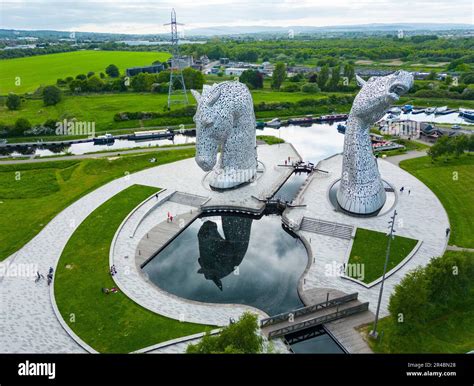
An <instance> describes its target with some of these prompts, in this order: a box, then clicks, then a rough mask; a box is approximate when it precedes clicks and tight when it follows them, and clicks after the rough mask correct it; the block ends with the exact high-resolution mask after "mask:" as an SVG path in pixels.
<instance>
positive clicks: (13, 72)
mask: <svg viewBox="0 0 474 386" xmlns="http://www.w3.org/2000/svg"><path fill="white" fill-rule="evenodd" d="M169 57H170V55H169V54H168V53H167V52H129V51H90V50H84V51H74V52H64V53H60V54H50V55H38V56H30V57H25V58H15V59H5V60H1V61H0V67H1V69H2V71H0V95H5V94H8V93H9V92H15V93H17V94H21V93H26V92H32V91H35V90H36V89H37V88H38V87H39V86H40V85H45V86H46V85H51V84H56V80H57V79H58V78H65V77H67V76H73V77H75V76H76V75H77V74H87V72H89V71H94V72H96V73H97V74H99V73H100V72H104V73H105V68H106V67H107V66H108V65H109V64H115V65H116V66H117V67H118V68H119V70H120V72H121V73H123V72H124V71H125V69H126V68H127V67H133V66H141V65H149V64H152V63H153V62H154V61H156V60H159V61H166V60H168V58H169ZM16 77H20V82H21V83H20V85H18V86H16V85H15V79H16Z"/></svg>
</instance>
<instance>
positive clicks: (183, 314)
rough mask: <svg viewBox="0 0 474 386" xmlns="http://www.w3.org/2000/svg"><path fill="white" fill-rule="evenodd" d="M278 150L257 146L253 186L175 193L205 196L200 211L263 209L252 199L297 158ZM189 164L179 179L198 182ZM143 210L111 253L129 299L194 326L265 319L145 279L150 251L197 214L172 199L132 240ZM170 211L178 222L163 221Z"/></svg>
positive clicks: (269, 189)
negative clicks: (244, 317)
mask: <svg viewBox="0 0 474 386" xmlns="http://www.w3.org/2000/svg"><path fill="white" fill-rule="evenodd" d="M280 146H281V147H278V145H273V146H271V147H270V146H262V147H259V148H258V149H259V159H260V160H261V161H262V162H263V165H264V167H265V169H266V171H265V172H264V173H263V175H262V176H260V177H259V178H258V180H257V182H256V183H252V184H249V185H247V186H245V187H242V188H240V189H236V190H231V191H228V192H224V193H222V192H216V191H212V190H210V189H209V188H206V186H205V184H203V183H197V182H196V181H194V184H195V188H194V189H191V188H190V187H188V186H187V187H186V189H182V188H181V187H180V188H179V190H180V191H185V192H192V193H193V194H196V195H200V196H207V197H209V198H210V199H209V201H207V202H206V203H205V204H204V205H203V206H202V209H203V210H208V209H209V208H219V207H222V208H232V207H233V208H241V207H246V208H251V209H255V210H258V209H260V208H262V207H263V203H262V202H260V201H258V200H256V199H255V198H253V197H252V196H254V197H260V198H265V197H267V196H269V195H272V194H273V193H274V192H275V191H276V189H278V188H279V187H280V185H281V184H282V183H283V182H284V181H285V180H286V179H287V178H288V176H289V175H290V174H291V173H292V170H291V168H288V167H284V166H283V167H279V166H276V165H278V164H282V163H283V160H284V159H285V158H287V157H288V156H291V157H292V158H294V159H297V158H298V155H297V153H296V152H295V150H294V149H293V148H292V146H291V145H289V144H283V145H280ZM187 165H188V166H189V167H190V170H188V171H187V172H186V173H185V174H180V173H179V172H177V175H186V176H187V175H189V178H192V179H196V177H199V176H201V178H202V172H199V170H192V169H193V168H196V169H197V166H193V165H194V160H192V162H190V163H187ZM191 173H192V174H191ZM201 182H202V181H201ZM167 186H168V185H167ZM175 186H176V184H175ZM146 210H147V209H146V207H143V208H141V209H140V210H139V211H137V212H136V213H134V215H133V216H131V217H130V218H129V219H128V220H127V221H126V222H125V224H124V225H123V228H122V229H121V230H120V231H119V233H118V234H117V238H116V241H115V245H114V247H113V250H112V255H111V262H110V264H115V266H116V267H117V271H118V274H117V275H116V276H114V279H115V281H116V283H117V285H118V286H119V287H120V289H121V290H122V291H123V292H124V293H125V294H126V295H127V296H128V297H130V298H131V299H133V300H134V301H135V302H137V303H138V304H140V305H141V306H143V307H145V308H147V309H150V310H152V311H154V312H157V313H159V314H162V315H165V316H168V317H171V318H174V319H179V320H184V321H189V322H194V323H204V324H213V325H219V326H224V325H227V324H228V323H229V319H230V318H233V319H235V320H237V319H238V318H239V316H240V315H241V314H242V313H243V312H245V311H251V312H254V313H256V314H257V315H259V317H260V318H266V317H268V315H266V314H265V313H264V312H263V311H260V310H258V309H256V308H253V307H249V306H244V305H240V304H210V303H201V302H197V301H191V300H186V299H183V298H180V297H177V296H175V295H172V294H169V293H167V292H165V291H163V290H161V289H160V288H158V286H156V285H155V284H153V283H151V282H150V281H148V280H147V278H146V276H145V275H144V274H143V273H142V271H141V270H140V269H139V268H138V267H139V266H140V265H141V264H142V263H143V262H144V261H145V260H146V259H147V258H148V257H150V255H151V254H152V252H154V251H156V250H157V249H159V248H161V247H162V246H163V245H164V244H165V243H166V242H167V240H169V239H171V238H172V237H174V235H175V234H176V233H177V232H179V231H180V228H183V227H185V226H186V225H187V224H188V223H189V221H191V219H192V218H193V217H195V216H196V215H197V213H196V208H195V207H193V206H189V205H184V204H178V203H176V202H172V200H169V201H166V202H164V203H163V205H161V206H159V207H157V208H156V209H155V210H154V211H153V212H152V213H151V214H150V215H149V216H148V217H147V218H146V219H145V220H144V221H143V222H141V223H140V226H139V227H138V229H137V231H136V233H135V236H134V237H133V238H131V237H130V234H131V230H132V229H134V228H135V226H136V224H137V223H138V222H139V221H140V217H141V216H142V215H143V213H145V212H146ZM191 211H193V213H191ZM168 212H170V213H171V214H172V215H173V216H174V217H175V218H176V220H173V223H166V220H165V219H166V218H167V213H168ZM181 220H182V221H181ZM197 221H201V220H197ZM157 224H158V225H157ZM158 231H161V233H162V235H163V236H164V237H160V238H156V237H153V236H152V234H155V235H156V233H157V232H158ZM147 234H148V238H147ZM138 250H140V254H138V252H137V251H138ZM132 256H135V260H134V259H133V258H131V257H132Z"/></svg>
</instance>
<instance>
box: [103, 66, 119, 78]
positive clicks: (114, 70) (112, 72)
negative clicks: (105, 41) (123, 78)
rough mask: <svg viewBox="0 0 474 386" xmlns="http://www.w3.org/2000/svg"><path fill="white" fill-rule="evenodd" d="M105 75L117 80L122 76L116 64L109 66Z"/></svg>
mask: <svg viewBox="0 0 474 386" xmlns="http://www.w3.org/2000/svg"><path fill="white" fill-rule="evenodd" d="M105 73H106V74H107V75H108V76H110V77H111V78H117V77H118V76H119V75H120V71H119V69H118V67H117V66H116V65H115V64H109V65H108V66H107V68H106V69H105Z"/></svg>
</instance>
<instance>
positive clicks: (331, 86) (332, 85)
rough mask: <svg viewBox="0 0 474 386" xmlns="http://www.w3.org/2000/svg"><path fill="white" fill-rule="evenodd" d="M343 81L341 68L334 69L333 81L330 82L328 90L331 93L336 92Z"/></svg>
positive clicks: (332, 71) (332, 72)
mask: <svg viewBox="0 0 474 386" xmlns="http://www.w3.org/2000/svg"><path fill="white" fill-rule="evenodd" d="M340 80H341V68H340V67H339V66H336V67H333V68H332V70H331V79H330V80H329V85H328V88H329V90H331V91H336V90H337V87H338V85H339V81H340Z"/></svg>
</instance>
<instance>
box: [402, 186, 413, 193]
mask: <svg viewBox="0 0 474 386" xmlns="http://www.w3.org/2000/svg"><path fill="white" fill-rule="evenodd" d="M404 191H405V187H404V186H402V187H401V188H400V193H403V192H404ZM410 193H411V190H410V189H408V195H410Z"/></svg>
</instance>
